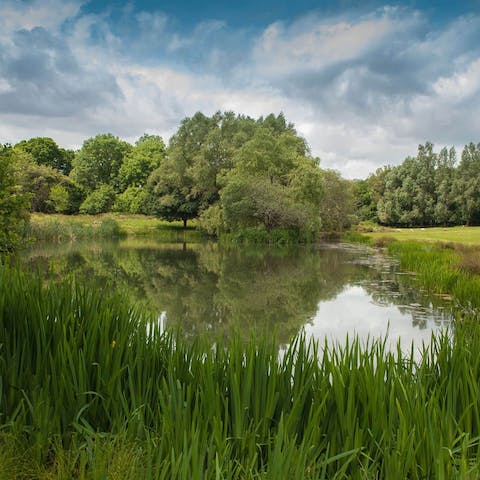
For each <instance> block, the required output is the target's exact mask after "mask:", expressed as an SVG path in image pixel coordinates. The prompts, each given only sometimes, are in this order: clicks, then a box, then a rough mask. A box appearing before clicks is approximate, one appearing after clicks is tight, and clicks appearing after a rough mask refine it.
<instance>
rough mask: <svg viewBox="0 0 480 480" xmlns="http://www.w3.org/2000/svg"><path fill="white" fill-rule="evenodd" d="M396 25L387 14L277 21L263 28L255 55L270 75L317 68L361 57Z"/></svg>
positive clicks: (288, 73)
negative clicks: (350, 19) (351, 18)
mask: <svg viewBox="0 0 480 480" xmlns="http://www.w3.org/2000/svg"><path fill="white" fill-rule="evenodd" d="M305 24H306V25H305ZM393 29H394V23H393V22H392V20H391V19H390V18H388V16H385V15H383V16H381V17H379V18H366V19H363V20H360V21H358V22H357V23H355V22H347V21H337V22H334V23H327V22H325V21H319V20H317V19H316V18H315V17H314V18H313V19H309V20H308V22H307V21H306V20H305V19H302V20H301V21H299V22H294V23H293V24H291V25H289V26H285V25H284V24H283V23H281V22H277V23H273V24H272V25H270V26H269V27H268V28H267V29H266V30H265V31H264V32H263V34H262V36H261V37H260V39H259V41H258V42H257V45H256V46H255V50H254V52H253V57H254V60H255V63H256V65H257V68H258V69H259V70H260V71H261V72H262V73H265V74H267V75H279V74H281V75H290V74H291V73H292V71H295V70H298V69H300V70H318V69H321V68H325V67H327V66H328V65H330V64H332V63H337V62H342V61H345V60H349V59H353V58H356V57H358V56H359V55H361V54H362V52H364V51H365V50H366V49H367V48H369V47H371V46H372V45H373V44H375V43H377V42H379V41H381V40H382V39H383V37H384V36H385V35H386V34H388V33H391V32H392V30H393Z"/></svg>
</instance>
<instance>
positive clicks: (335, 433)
mask: <svg viewBox="0 0 480 480" xmlns="http://www.w3.org/2000/svg"><path fill="white" fill-rule="evenodd" d="M0 344H1V345H2V349H1V350H0V378H1V379H2V383H1V387H0V411H1V412H2V417H1V420H0V421H1V427H2V438H1V441H2V448H1V449H0V454H1V455H2V456H3V459H4V461H2V468H4V469H13V468H18V470H17V472H19V474H21V475H24V476H25V477H28V476H30V477H32V476H38V471H42V470H43V471H44V472H45V471H47V473H48V474H49V478H55V476H56V477H57V478H62V475H63V478H70V477H72V476H77V475H79V474H80V473H81V474H82V475H84V476H85V477H87V478H88V476H90V478H94V477H95V476H96V477H97V478H106V477H109V478H112V477H113V476H114V475H120V473H118V469H119V468H120V469H123V471H122V472H121V474H125V475H128V476H131V475H135V476H136V477H138V478H151V479H164V478H179V479H191V478H207V479H210V478H212V479H213V478H222V477H223V478H232V479H235V478H237V479H245V478H250V479H252V480H253V479H254V478H264V479H274V478H302V479H308V478H315V479H322V478H354V479H355V478H358V479H360V478H362V479H363V478H372V479H374V478H469V477H471V478H475V477H476V476H478V474H479V469H478V464H479V462H478V455H479V448H478V439H479V436H480V409H479V395H478V378H479V376H480V357H479V356H478V354H477V352H478V350H479V348H480V331H479V329H478V326H477V325H476V324H475V325H472V326H469V325H465V326H463V327H462V326H461V325H460V326H459V327H458V328H457V329H456V332H455V336H448V335H446V334H445V335H443V336H440V337H438V338H433V339H432V341H431V344H430V345H429V347H428V348H426V349H425V350H424V352H423V356H422V358H421V360H419V361H418V362H415V360H414V359H413V354H412V355H408V354H407V355H405V354H403V353H402V352H401V350H400V349H399V350H398V352H396V353H389V352H387V351H386V349H385V344H384V343H383V342H373V343H370V344H369V345H367V346H361V345H360V343H359V342H358V341H357V340H353V341H350V342H348V343H347V345H346V346H345V347H343V348H341V347H338V346H337V347H329V346H328V345H325V346H324V348H323V349H320V348H319V347H318V346H317V345H316V344H314V343H309V342H307V341H306V340H305V338H304V337H300V338H296V339H293V340H292V343H291V344H290V346H289V347H287V348H286V349H285V351H284V352H283V354H282V355H281V356H279V355H278V350H277V348H276V345H275V343H274V341H273V340H272V339H271V335H269V334H268V336H267V335H265V336H263V337H262V336H260V337H257V338H255V339H251V340H250V341H247V342H246V343H242V342H240V341H239V340H238V338H236V337H234V338H231V339H230V341H227V340H220V339H219V340H218V342H216V344H215V348H212V345H211V344H210V343H206V342H205V341H203V340H202V339H198V338H197V339H196V340H195V341H193V342H189V341H186V340H185V339H184V338H182V337H181V336H175V335H173V334H171V333H169V332H167V333H162V331H161V327H160V325H159V324H158V323H157V321H156V319H155V318H152V317H150V316H149V315H142V314H141V313H139V311H138V310H136V309H135V308H132V307H131V305H129V302H128V301H126V300H125V296H124V295H123V294H120V293H114V292H111V291H109V290H108V289H100V288H98V287H97V286H96V285H89V286H87V285H86V284H84V283H77V284H72V283H70V282H63V283H62V284H50V285H43V284H42V282H41V281H40V279H39V278H36V277H34V276H33V277H29V276H27V275H25V274H22V273H20V272H18V271H16V270H14V269H11V268H9V267H5V266H3V267H0ZM12 387H15V388H12ZM13 452H17V453H18V457H19V458H20V461H19V462H15V461H12V460H13V459H12V458H11V456H12V454H13ZM34 469H36V470H34ZM20 472H21V473H20ZM82 472H83V473H82ZM115 472H117V473H115ZM6 475H7V478H8V476H9V477H10V478H12V475H13V474H12V470H7V473H6ZM113 478H114V477H113Z"/></svg>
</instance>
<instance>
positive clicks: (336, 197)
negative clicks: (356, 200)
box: [319, 170, 354, 232]
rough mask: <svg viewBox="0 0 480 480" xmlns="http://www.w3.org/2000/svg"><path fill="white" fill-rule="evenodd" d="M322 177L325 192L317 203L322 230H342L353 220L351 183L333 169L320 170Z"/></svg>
mask: <svg viewBox="0 0 480 480" xmlns="http://www.w3.org/2000/svg"><path fill="white" fill-rule="evenodd" d="M322 179H323V189H324V191H325V192H326V193H325V195H324V196H323V197H322V202H321V203H320V205H319V213H320V218H321V219H322V230H323V231H325V232H342V231H343V230H344V229H345V228H348V227H349V226H350V225H351V223H352V221H353V211H354V209H353V192H352V185H351V183H350V182H349V181H347V180H344V179H343V178H342V177H341V176H340V174H339V173H338V172H335V171H334V170H322Z"/></svg>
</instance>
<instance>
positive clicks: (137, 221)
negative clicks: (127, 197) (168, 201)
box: [30, 213, 202, 242]
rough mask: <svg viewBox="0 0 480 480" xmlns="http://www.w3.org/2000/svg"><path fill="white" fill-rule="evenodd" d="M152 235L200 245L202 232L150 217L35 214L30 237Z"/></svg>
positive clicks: (57, 238) (63, 239) (84, 237)
mask: <svg viewBox="0 0 480 480" xmlns="http://www.w3.org/2000/svg"><path fill="white" fill-rule="evenodd" d="M127 235H135V236H152V237H155V238H156V240H160V241H164V242H198V241H200V240H201V239H202V234H201V232H199V231H197V230H195V228H194V227H188V228H187V229H184V228H183V223H182V222H166V221H163V220H160V219H158V218H156V217H151V216H147V215H123V214H115V213H106V214H102V215H60V214H48V215H47V214H39V213H34V214H32V217H31V220H30V238H31V239H33V240H34V241H35V240H36V241H38V240H40V241H65V240H67V241H70V240H77V239H88V238H112V237H119V236H127Z"/></svg>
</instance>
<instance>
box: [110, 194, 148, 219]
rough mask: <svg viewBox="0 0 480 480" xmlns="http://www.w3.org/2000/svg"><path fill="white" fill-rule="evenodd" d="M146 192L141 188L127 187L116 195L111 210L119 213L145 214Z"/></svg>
mask: <svg viewBox="0 0 480 480" xmlns="http://www.w3.org/2000/svg"><path fill="white" fill-rule="evenodd" d="M145 200H146V192H145V190H144V189H143V188H142V187H128V188H127V189H126V190H125V191H124V192H123V193H120V194H119V195H117V198H116V200H115V204H114V205H113V208H112V210H113V211H114V212H121V213H132V214H138V213H145Z"/></svg>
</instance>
